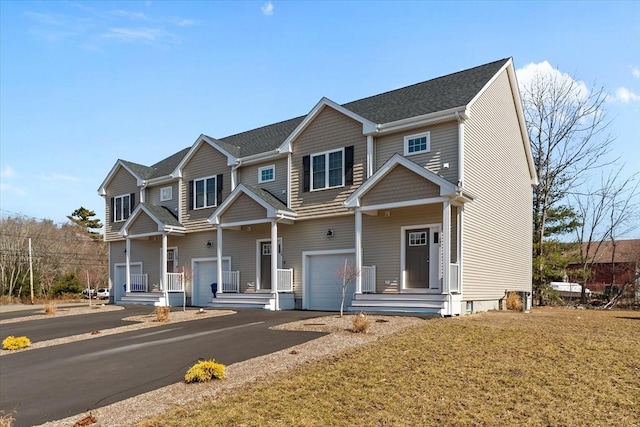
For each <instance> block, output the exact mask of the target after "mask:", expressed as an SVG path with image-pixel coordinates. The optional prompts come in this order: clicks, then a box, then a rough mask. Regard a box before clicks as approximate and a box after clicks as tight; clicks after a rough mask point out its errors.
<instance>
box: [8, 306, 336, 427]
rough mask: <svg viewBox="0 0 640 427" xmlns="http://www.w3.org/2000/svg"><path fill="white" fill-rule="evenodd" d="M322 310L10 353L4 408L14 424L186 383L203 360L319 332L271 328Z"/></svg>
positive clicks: (254, 313) (249, 314)
mask: <svg viewBox="0 0 640 427" xmlns="http://www.w3.org/2000/svg"><path fill="white" fill-rule="evenodd" d="M121 313H122V312H121ZM322 314H326V313H317V312H305V311H281V312H271V311H266V310H245V311H239V312H238V313H237V314H235V315H230V316H221V317H213V318H204V319H199V320H195V321H190V322H181V323H174V324H168V325H164V326H160V327H156V328H151V329H141V330H138V331H132V332H127V333H123V334H116V335H110V336H104V337H100V338H95V339H91V340H86V341H78V342H75V343H71V344H65V345H58V346H52V347H47V348H42V349H35V350H29V351H25V352H22V353H16V354H10V355H6V356H2V357H1V358H0V376H1V377H2V381H1V382H0V410H2V411H4V412H5V413H12V414H14V417H15V418H16V422H15V424H14V427H21V426H31V425H36V424H41V423H44V422H47V421H51V420H56V419H61V418H65V417H68V416H71V415H75V414H79V413H83V412H86V411H89V410H91V409H93V408H97V407H100V406H104V405H108V404H111V403H114V402H117V401H120V400H123V399H126V398H129V397H132V396H136V395H138V394H141V393H145V392H147V391H150V390H155V389H157V388H160V387H164V386H166V385H169V384H173V383H176V382H180V381H182V380H183V379H184V373H185V372H186V370H187V369H188V368H189V367H190V366H191V365H193V364H194V363H195V362H196V361H197V360H198V359H199V358H205V359H210V358H215V359H216V360H217V361H219V362H221V363H224V364H225V365H230V364H232V363H236V362H240V361H243V360H247V359H250V358H253V357H257V356H261V355H264V354H269V353H273V352H275V351H278V350H282V349H284V348H288V347H291V346H294V345H298V344H301V343H304V342H306V341H309V340H312V339H315V338H318V337H319V336H322V335H323V334H320V333H315V332H297V331H296V332H294V331H274V330H270V329H269V327H270V326H273V325H276V324H280V323H285V322H290V321H295V320H301V319H305V318H309V317H315V316H318V315H322ZM93 316H96V314H88V315H79V316H70V317H76V318H82V320H84V319H86V320H87V321H88V320H89V319H90V318H91V317H93ZM59 319H62V318H59ZM52 320H53V319H52ZM78 320H80V319H78ZM49 321H51V320H49ZM25 323H29V324H33V323H34V322H33V321H31V322H25ZM77 323H82V322H77ZM101 329H104V328H101ZM29 334H33V331H32V332H30V333H29ZM29 334H27V335H29ZM150 404H151V403H150Z"/></svg>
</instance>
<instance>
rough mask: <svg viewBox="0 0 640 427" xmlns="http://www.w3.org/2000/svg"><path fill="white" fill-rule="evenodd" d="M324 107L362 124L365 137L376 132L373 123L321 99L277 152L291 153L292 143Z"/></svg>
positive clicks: (338, 105) (330, 101) (327, 99)
mask: <svg viewBox="0 0 640 427" xmlns="http://www.w3.org/2000/svg"><path fill="white" fill-rule="evenodd" d="M325 107H331V108H333V109H334V110H336V111H338V112H339V113H342V114H344V115H345V116H347V117H350V118H352V119H353V120H355V121H357V122H360V123H362V133H363V134H365V135H366V134H369V133H375V131H376V126H377V125H376V124H375V123H373V122H372V121H370V120H367V119H365V118H364V117H362V116H360V115H358V114H356V113H354V112H353V111H351V110H348V109H346V108H344V107H343V106H341V105H340V104H337V103H335V102H333V101H332V100H330V99H329V98H326V97H322V99H321V100H320V101H318V103H317V104H316V105H315V106H314V107H313V108H312V109H311V111H310V112H309V113H308V114H307V115H306V117H305V118H304V119H303V120H302V122H300V124H299V125H298V126H297V127H296V128H295V129H294V130H293V132H291V133H290V134H289V136H288V137H287V139H285V140H284V141H283V142H282V144H280V148H278V151H279V152H281V153H289V152H292V151H293V147H292V144H293V141H294V140H295V139H296V138H297V137H298V136H299V135H300V134H301V133H302V131H304V130H305V129H306V128H307V126H308V125H309V123H311V122H312V121H313V119H315V118H316V116H317V115H318V114H319V113H320V112H321V111H322V110H323V109H324V108H325Z"/></svg>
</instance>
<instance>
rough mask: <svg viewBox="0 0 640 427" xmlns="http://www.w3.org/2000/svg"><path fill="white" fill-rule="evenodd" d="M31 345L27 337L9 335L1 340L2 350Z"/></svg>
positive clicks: (18, 348) (17, 348)
mask: <svg viewBox="0 0 640 427" xmlns="http://www.w3.org/2000/svg"><path fill="white" fill-rule="evenodd" d="M30 345H31V341H30V340H29V338H27V337H14V336H13V335H9V336H8V337H6V338H5V339H4V340H3V341H2V349H3V350H20V349H21V348H27V347H29V346H30Z"/></svg>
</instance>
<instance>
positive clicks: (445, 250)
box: [440, 200, 451, 294]
mask: <svg viewBox="0 0 640 427" xmlns="http://www.w3.org/2000/svg"><path fill="white" fill-rule="evenodd" d="M440 242H441V243H440V244H441V245H442V258H443V259H442V292H443V293H447V294H448V293H449V292H450V290H451V286H450V284H449V275H450V270H451V202H450V201H448V200H447V201H444V202H442V237H441V239H440Z"/></svg>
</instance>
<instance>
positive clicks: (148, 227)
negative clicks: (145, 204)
mask: <svg viewBox="0 0 640 427" xmlns="http://www.w3.org/2000/svg"><path fill="white" fill-rule="evenodd" d="M157 232H158V223H157V222H155V221H154V220H152V219H151V218H149V215H147V214H146V213H144V212H141V213H140V215H138V217H137V218H136V219H135V220H134V222H133V224H131V227H130V228H129V235H131V236H135V235H138V234H147V233H157Z"/></svg>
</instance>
